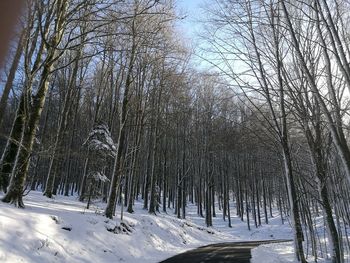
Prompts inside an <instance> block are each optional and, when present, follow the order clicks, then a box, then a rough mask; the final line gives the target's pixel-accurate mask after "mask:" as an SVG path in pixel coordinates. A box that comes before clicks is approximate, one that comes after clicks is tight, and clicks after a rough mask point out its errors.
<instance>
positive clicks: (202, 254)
mask: <svg viewBox="0 0 350 263" xmlns="http://www.w3.org/2000/svg"><path fill="white" fill-rule="evenodd" d="M290 241H292V240H264V241H247V242H230V243H219V244H213V245H209V246H205V247H200V248H197V249H194V250H190V251H187V252H185V253H182V254H179V255H176V256H174V257H172V258H169V259H166V260H164V261H162V262H160V263H249V262H250V259H251V257H252V256H251V253H250V250H251V249H252V248H255V247H257V246H259V245H262V244H268V243H280V242H290ZM262 263H263V262H262Z"/></svg>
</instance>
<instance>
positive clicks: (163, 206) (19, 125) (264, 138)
mask: <svg viewBox="0 0 350 263" xmlns="http://www.w3.org/2000/svg"><path fill="white" fill-rule="evenodd" d="M24 2H25V4H24V5H23V8H22V9H23V10H22V12H21V15H20V17H19V19H18V23H17V25H16V27H15V28H14V32H13V37H12V40H11V42H10V45H9V48H8V52H7V55H6V58H5V60H4V62H3V63H2V64H1V68H0V93H1V100H0V135H1V136H0V152H1V153H0V154H1V159H0V193H1V194H0V195H1V196H0V197H1V200H2V202H3V203H4V205H6V207H7V206H10V207H15V209H21V208H24V210H23V211H24V213H25V212H26V210H27V207H26V200H25V197H26V196H27V195H28V194H30V193H31V192H37V191H39V192H41V193H42V195H43V196H44V198H45V199H48V200H55V199H59V198H61V197H62V198H63V197H72V198H73V197H74V198H77V199H78V200H79V202H83V205H84V206H85V207H86V208H87V209H91V206H94V205H95V203H97V202H99V203H101V204H102V205H103V206H104V208H103V214H102V215H101V217H103V218H105V219H106V218H107V219H113V218H116V217H121V220H122V221H123V216H126V215H127V214H132V213H137V211H135V202H141V204H142V208H143V209H144V210H145V211H147V213H149V214H150V216H152V217H157V216H159V215H161V214H165V213H172V214H174V215H175V218H179V219H182V220H186V218H187V217H188V215H189V213H188V207H189V204H193V205H194V206H195V207H196V214H197V215H198V217H200V218H203V219H204V222H205V227H208V228H211V227H215V224H213V219H215V218H216V217H218V212H219V211H220V216H221V217H222V219H223V220H224V221H225V225H226V227H227V228H228V229H230V228H232V227H234V223H233V221H232V220H231V219H232V218H233V217H237V218H239V220H241V221H242V222H244V223H245V226H246V230H247V231H250V232H252V231H254V230H255V229H259V228H261V227H263V226H265V225H268V224H269V223H270V221H271V220H272V219H274V218H275V217H278V218H279V219H278V220H279V221H280V224H289V225H290V227H291V233H292V235H291V236H290V238H291V239H293V240H294V242H293V247H294V253H295V258H296V260H297V261H299V262H302V263H305V262H314V261H313V260H315V261H317V258H326V259H328V260H329V262H332V263H342V262H348V261H347V260H348V259H349V253H350V240H349V237H350V235H349V228H350V188H349V186H350V148H349V142H348V141H349V135H350V134H349V128H350V126H349V121H350V118H349V113H350V109H349V106H350V104H349V103H350V100H349V99H350V45H349V44H350V31H348V25H349V22H350V12H349V10H350V2H349V1H348V0H208V1H203V2H202V1H200V2H201V6H200V7H198V11H196V12H198V13H199V12H200V13H201V15H198V18H197V19H196V20H197V21H195V22H193V23H196V24H198V25H199V28H200V29H199V32H197V33H196V36H195V37H196V41H191V40H190V39H189V37H185V34H184V33H183V28H181V26H179V25H180V24H181V23H182V21H183V20H185V19H186V14H184V13H183V12H182V11H181V10H180V11H179V7H178V6H179V3H178V1H174V0H26V1H24ZM188 2H191V1H188ZM184 5H186V1H185V3H184ZM199 10H200V11H199ZM6 203H7V204H6ZM2 208H3V206H1V209H2ZM120 209H121V212H120ZM11 211H15V210H11ZM0 222H1V214H0ZM119 227H120V226H119ZM0 237H1V234H0ZM0 241H1V238H0ZM0 244H1V242H0ZM311 258H312V259H311ZM0 260H1V254H0ZM85 262H88V261H85ZM327 262H328V261H327Z"/></svg>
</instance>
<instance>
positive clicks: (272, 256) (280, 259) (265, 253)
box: [251, 242, 330, 263]
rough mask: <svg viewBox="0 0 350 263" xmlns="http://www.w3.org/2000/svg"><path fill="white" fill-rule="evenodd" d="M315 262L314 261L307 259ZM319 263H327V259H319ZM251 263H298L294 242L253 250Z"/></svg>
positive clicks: (268, 245) (264, 246) (263, 246)
mask: <svg viewBox="0 0 350 263" xmlns="http://www.w3.org/2000/svg"><path fill="white" fill-rule="evenodd" d="M307 260H309V261H310V262H315V260H314V259H310V258H309V259H307ZM317 262H318V263H326V262H330V261H326V260H325V259H317ZM251 263H298V261H297V260H296V259H295V257H294V249H293V244H292V242H287V243H279V244H277V243H276V244H267V245H261V246H258V247H257V248H254V249H252V259H251Z"/></svg>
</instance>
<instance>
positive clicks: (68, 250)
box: [0, 192, 291, 263]
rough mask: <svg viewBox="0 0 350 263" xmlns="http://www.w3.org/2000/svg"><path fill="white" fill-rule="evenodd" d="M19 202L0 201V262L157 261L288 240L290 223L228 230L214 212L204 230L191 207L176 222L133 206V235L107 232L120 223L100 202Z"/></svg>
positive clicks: (33, 196) (235, 223)
mask: <svg viewBox="0 0 350 263" xmlns="http://www.w3.org/2000/svg"><path fill="white" fill-rule="evenodd" d="M0 198H1V194H0ZM24 201H25V204H26V209H17V208H15V207H13V206H11V205H8V204H4V203H2V202H0V262H11V263H12V262H45V263H46V262H70V263H73V262H128V263H133V262H143V263H147V262H159V261H160V260H163V259H166V258H168V257H170V256H172V255H175V254H178V253H181V252H184V251H186V250H189V249H192V248H196V247H199V246H203V245H207V244H211V243H219V242H230V241H243V240H265V239H286V238H290V237H291V230H290V227H289V225H288V224H287V223H286V224H285V225H281V224H280V218H279V217H275V218H272V219H270V224H269V225H263V226H262V227H259V228H258V229H255V228H254V226H253V227H252V231H250V232H249V231H248V230H247V226H246V223H245V222H241V221H240V219H239V218H237V217H235V216H233V217H232V228H229V227H227V222H225V221H223V220H222V214H221V212H220V211H219V210H217V217H216V218H214V219H213V224H214V227H212V228H207V227H205V221H204V218H201V217H198V216H197V214H196V207H195V206H194V205H191V204H190V205H189V206H188V208H187V212H188V217H187V219H186V220H180V219H177V218H176V217H175V215H174V213H173V211H172V210H169V212H168V214H165V213H160V214H158V215H157V216H154V215H150V214H148V212H147V211H145V210H143V209H142V203H138V202H137V203H136V204H135V213H133V214H129V213H125V216H124V221H125V222H127V223H128V224H129V225H131V226H132V233H130V234H129V235H127V234H114V233H112V232H109V231H107V229H111V228H113V227H114V226H115V225H116V223H119V222H117V220H114V221H112V220H108V219H107V218H106V217H104V216H103V204H95V205H93V206H92V208H91V209H90V210H86V209H85V207H86V204H84V203H81V202H79V201H77V199H76V198H75V197H62V196H58V197H57V198H56V199H52V200H51V199H48V198H46V197H43V195H42V193H41V192H30V193H29V194H28V195H27V196H26V197H25V198H24ZM119 209H120V207H118V211H117V213H118V217H119V215H120V211H119ZM232 211H234V210H232ZM274 246H276V247H277V248H278V246H277V245H274ZM284 246H285V248H286V249H288V246H286V245H284ZM276 251H277V250H276ZM263 252H264V249H260V250H259V249H257V250H255V252H254V253H255V254H258V256H259V257H260V256H261V253H263ZM265 252H270V251H265ZM277 252H278V251H277ZM259 262H267V261H261V260H260V261H259ZM269 262H270V261H269ZM271 262H288V261H285V260H283V261H271Z"/></svg>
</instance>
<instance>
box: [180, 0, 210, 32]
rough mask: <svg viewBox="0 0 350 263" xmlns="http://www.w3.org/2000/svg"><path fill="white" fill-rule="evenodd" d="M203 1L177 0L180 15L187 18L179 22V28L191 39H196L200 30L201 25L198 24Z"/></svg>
mask: <svg viewBox="0 0 350 263" xmlns="http://www.w3.org/2000/svg"><path fill="white" fill-rule="evenodd" d="M203 2H204V1H203V0H177V1H176V6H177V9H178V12H179V14H180V15H185V18H184V19H183V20H181V21H180V22H179V27H180V29H181V30H183V31H184V32H185V33H186V35H187V36H188V37H190V38H195V35H196V31H197V30H198V29H200V26H199V23H197V22H196V20H197V19H199V18H200V15H201V12H202V11H201V9H200V6H201V5H202V4H203Z"/></svg>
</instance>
